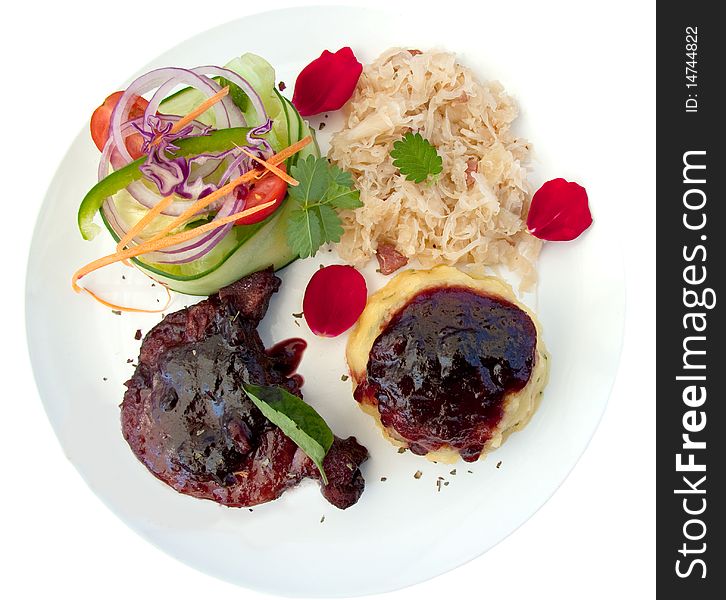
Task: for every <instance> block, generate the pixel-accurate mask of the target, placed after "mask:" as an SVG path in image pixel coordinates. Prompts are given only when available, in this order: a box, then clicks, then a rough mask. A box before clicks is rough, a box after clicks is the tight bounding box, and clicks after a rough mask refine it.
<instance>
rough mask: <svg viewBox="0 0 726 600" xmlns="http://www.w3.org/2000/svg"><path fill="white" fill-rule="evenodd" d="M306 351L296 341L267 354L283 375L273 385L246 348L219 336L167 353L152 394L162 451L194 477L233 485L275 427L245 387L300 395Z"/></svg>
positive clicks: (153, 410)
mask: <svg viewBox="0 0 726 600" xmlns="http://www.w3.org/2000/svg"><path fill="white" fill-rule="evenodd" d="M306 346H307V344H306V343H305V341H304V340H300V339H293V340H286V341H283V342H280V343H279V344H276V345H275V346H273V347H272V348H271V349H270V350H268V351H267V354H268V356H269V358H270V361H271V362H272V365H271V366H272V368H273V369H274V370H275V371H276V372H277V373H279V375H280V376H279V377H275V379H276V381H274V382H273V381H269V376H268V375H267V374H266V370H265V365H264V364H262V363H260V361H259V360H255V358H254V356H252V352H251V351H250V352H249V354H250V355H249V356H248V355H247V354H248V351H247V349H246V348H245V347H244V346H232V345H230V344H229V342H228V341H227V340H226V339H225V338H224V337H223V336H221V335H219V334H217V335H212V336H209V337H207V338H205V339H204V340H202V341H200V342H197V343H195V344H193V345H181V346H177V347H174V348H171V349H170V350H168V351H167V352H166V353H165V355H164V357H163V358H162V369H161V374H160V375H157V377H159V378H160V380H159V381H157V382H156V383H155V385H154V387H153V391H152V394H153V395H155V396H156V398H155V401H154V402H152V418H153V419H154V420H155V421H156V422H157V423H158V424H159V427H160V429H161V430H162V431H164V432H165V433H166V436H165V440H164V445H165V446H166V447H167V448H169V449H170V450H171V452H172V454H173V455H174V456H175V457H176V461H177V462H178V464H179V465H180V466H181V467H183V468H184V469H185V470H186V471H188V472H189V473H191V474H192V475H194V476H195V477H198V478H202V479H204V478H205V477H209V476H211V477H212V478H213V479H214V480H216V481H218V482H219V483H220V484H222V485H229V484H231V483H234V475H233V473H234V471H235V470H237V468H238V467H239V466H240V465H241V464H242V462H243V461H244V460H245V458H246V456H247V455H248V454H249V453H250V452H251V451H253V450H255V449H256V448H257V447H258V446H259V444H260V439H261V437H262V436H263V434H264V433H265V431H266V430H267V429H269V428H270V427H271V425H270V423H269V422H268V421H267V419H266V418H265V417H264V416H263V415H262V413H261V412H260V411H259V410H258V409H257V407H255V405H254V404H253V403H252V402H251V401H250V400H249V398H247V395H246V394H245V392H244V390H243V389H242V384H243V383H244V382H245V381H262V382H267V383H278V384H280V385H285V386H286V387H288V388H291V389H290V391H291V392H293V393H297V394H299V385H296V384H299V383H301V381H300V382H298V380H297V378H300V377H299V376H295V375H293V374H294V372H295V370H296V369H297V366H298V365H299V364H300V359H301V358H302V353H303V350H304V349H305V347H306ZM290 375H292V377H291V378H290V379H289V380H288V381H287V382H285V380H284V378H285V377H287V376H290ZM300 379H302V378H300ZM277 380H279V381H277Z"/></svg>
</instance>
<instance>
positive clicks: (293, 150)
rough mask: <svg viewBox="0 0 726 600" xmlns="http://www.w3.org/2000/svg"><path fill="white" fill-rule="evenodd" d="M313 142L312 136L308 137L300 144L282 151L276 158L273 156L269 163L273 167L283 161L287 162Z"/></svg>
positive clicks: (297, 143) (296, 143)
mask: <svg viewBox="0 0 726 600" xmlns="http://www.w3.org/2000/svg"><path fill="white" fill-rule="evenodd" d="M312 141H313V138H312V136H309V135H306V136H305V137H304V138H303V139H301V140H300V141H299V142H295V143H294V144H292V145H291V146H288V147H287V148H285V149H284V150H281V151H280V152H278V153H277V154H275V155H274V156H271V157H270V159H269V160H268V161H267V162H268V163H270V164H272V165H279V164H280V163H281V162H282V161H284V160H287V159H288V158H290V157H291V156H292V155H293V154H297V153H298V152H300V150H302V149H303V148H304V147H305V146H307V145H308V144H309V143H310V142H312Z"/></svg>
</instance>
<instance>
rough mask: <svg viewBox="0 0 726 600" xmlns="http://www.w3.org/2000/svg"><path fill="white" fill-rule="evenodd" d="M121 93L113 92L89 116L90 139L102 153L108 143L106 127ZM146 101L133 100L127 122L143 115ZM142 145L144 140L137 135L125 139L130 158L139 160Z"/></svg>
mask: <svg viewBox="0 0 726 600" xmlns="http://www.w3.org/2000/svg"><path fill="white" fill-rule="evenodd" d="M122 95H123V92H114V93H113V94H111V95H110V96H109V97H108V98H106V99H105V100H104V101H103V104H101V106H99V107H98V108H97V109H96V110H94V111H93V115H92V116H91V137H92V138H93V143H94V144H96V148H98V149H99V150H101V151H103V147H104V146H105V145H106V142H107V141H108V126H109V124H110V122H111V113H113V109H114V108H115V107H116V105H117V104H118V101H119V100H120V99H121V96H122ZM148 104H149V103H148V101H146V100H145V99H144V98H141V97H138V98H136V100H134V103H133V104H132V105H131V110H130V111H129V120H131V119H136V118H138V117H140V116H141V115H143V114H144V111H145V110H146V107H147V106H148ZM143 143H144V139H143V138H142V137H141V135H139V134H138V133H134V134H132V135H130V136H128V137H127V138H126V148H127V150H128V151H129V154H131V156H132V158H139V157H140V156H141V155H142V154H143V152H142V151H141V146H142V145H143Z"/></svg>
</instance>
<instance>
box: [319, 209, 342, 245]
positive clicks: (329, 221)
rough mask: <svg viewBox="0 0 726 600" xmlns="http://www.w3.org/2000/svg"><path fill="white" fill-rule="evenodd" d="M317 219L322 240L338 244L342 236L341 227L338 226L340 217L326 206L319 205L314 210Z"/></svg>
mask: <svg viewBox="0 0 726 600" xmlns="http://www.w3.org/2000/svg"><path fill="white" fill-rule="evenodd" d="M315 211H316V214H317V216H318V219H320V226H321V227H320V229H321V232H322V235H323V239H325V240H328V241H329V242H339V241H340V236H341V235H343V226H342V225H341V224H340V217H339V216H338V214H337V213H336V212H335V211H334V210H333V209H332V208H330V206H328V205H327V204H321V205H320V206H317V207H316V208H315Z"/></svg>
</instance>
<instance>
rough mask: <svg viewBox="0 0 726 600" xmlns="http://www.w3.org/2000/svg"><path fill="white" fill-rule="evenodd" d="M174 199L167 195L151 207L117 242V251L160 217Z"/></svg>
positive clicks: (125, 262)
mask: <svg viewBox="0 0 726 600" xmlns="http://www.w3.org/2000/svg"><path fill="white" fill-rule="evenodd" d="M173 201H174V196H167V197H166V198H162V199H161V200H160V201H159V202H157V203H156V204H155V205H154V207H153V208H151V209H150V210H149V212H147V213H146V214H145V215H144V216H143V217H141V219H139V221H138V222H137V223H136V225H134V226H133V227H132V228H131V229H129V230H128V231H127V232H126V235H125V236H123V237H122V238H121V239H120V240H119V242H118V244H116V252H120V251H121V250H123V249H124V248H125V247H126V246H128V245H129V242H130V241H131V240H133V239H134V238H135V237H136V236H137V235H138V234H139V233H141V232H142V231H143V230H144V229H146V226H147V225H148V224H149V223H151V221H153V220H154V219H155V218H156V217H158V216H159V215H160V214H161V212H162V211H163V210H164V209H165V208H166V207H167V206H169V205H170V204H171V203H172V202H173ZM123 263H124V264H125V265H128V264H129V263H128V261H126V260H124V261H123Z"/></svg>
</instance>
